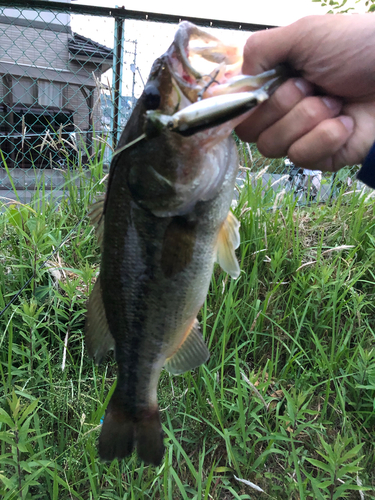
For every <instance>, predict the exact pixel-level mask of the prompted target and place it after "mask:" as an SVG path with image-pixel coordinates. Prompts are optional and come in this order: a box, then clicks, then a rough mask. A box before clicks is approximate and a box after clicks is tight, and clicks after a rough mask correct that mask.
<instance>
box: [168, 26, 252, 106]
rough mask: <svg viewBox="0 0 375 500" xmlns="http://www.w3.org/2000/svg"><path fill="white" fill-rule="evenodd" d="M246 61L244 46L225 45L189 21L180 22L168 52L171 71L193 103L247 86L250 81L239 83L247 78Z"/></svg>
mask: <svg viewBox="0 0 375 500" xmlns="http://www.w3.org/2000/svg"><path fill="white" fill-rule="evenodd" d="M242 60H243V59H242V48H240V47H238V46H236V45H229V44H225V43H223V42H222V41H221V40H219V39H217V38H216V37H214V36H213V35H211V34H209V33H206V32H205V31H203V30H201V29H199V28H198V27H197V26H195V25H194V24H191V23H190V22H188V21H184V22H182V23H181V24H180V25H179V29H178V30H177V32H176V35H175V39H174V42H173V44H172V45H171V47H170V49H169V50H168V52H167V61H168V65H169V69H170V71H171V74H172V75H173V77H174V79H175V80H176V83H177V84H178V86H179V88H180V90H181V91H182V92H183V93H184V95H185V96H186V97H187V98H188V99H189V100H190V102H196V101H197V100H201V99H205V98H208V97H212V96H214V95H219V94H221V93H224V92H225V93H229V92H231V91H232V92H238V91H239V90H241V89H243V88H244V86H246V84H245V85H241V84H240V85H238V84H235V83H237V82H238V81H239V80H241V81H242V80H243V79H244V78H243V75H241V67H242ZM239 77H240V78H239ZM222 86H224V87H225V90H224V87H222ZM230 87H232V88H230ZM252 88H253V87H252ZM223 91H224V92H223Z"/></svg>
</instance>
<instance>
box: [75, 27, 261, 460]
mask: <svg viewBox="0 0 375 500" xmlns="http://www.w3.org/2000/svg"><path fill="white" fill-rule="evenodd" d="M241 65H242V50H239V49H238V48H237V47H234V46H231V45H225V44H223V43H221V42H220V41H219V40H217V39H216V38H214V37H212V36H211V35H208V34H207V33H205V32H203V31H201V30H200V29H198V28H197V27H196V26H194V25H192V24H191V23H188V22H183V23H181V24H180V26H179V28H178V31H177V33H176V36H175V40H174V42H173V44H172V45H171V47H170V48H169V49H168V51H167V52H166V53H165V54H164V55H163V56H161V57H160V58H159V59H157V60H156V61H155V62H154V65H153V67H152V70H151V74H150V77H149V79H148V81H147V84H146V86H145V89H144V92H143V94H142V96H141V97H140V99H139V101H138V103H137V106H136V108H135V109H134V112H133V114H132V116H131V118H130V119H129V122H128V123H127V125H126V128H125V130H124V131H123V133H122V136H121V139H120V141H119V145H118V150H117V152H116V153H115V155H114V158H113V160H112V164H111V169H110V176H109V181H108V189H107V194H106V198H105V201H104V206H103V204H102V206H100V204H97V205H96V207H95V208H94V210H93V212H92V219H93V221H94V222H95V223H97V225H98V234H100V237H101V244H102V261H101V268H100V276H99V277H98V280H97V282H96V284H95V286H94V289H93V291H92V294H91V296H90V299H89V304H88V312H87V321H86V328H85V337H86V346H87V349H88V352H89V354H90V355H91V356H92V357H94V358H95V359H96V361H97V362H100V361H101V359H102V358H103V356H104V355H105V354H106V352H107V351H108V350H110V349H114V350H115V356H116V361H117V365H118V379H117V386H116V389H115V391H114V393H113V396H112V398H111V400H110V402H109V405H108V408H107V411H106V414H105V418H104V422H103V427H102V431H101V434H100V438H99V455H100V457H101V458H102V459H104V460H112V459H114V458H116V457H117V458H119V459H121V458H123V457H126V456H127V455H129V454H130V453H132V451H133V449H134V447H136V449H137V452H138V455H139V457H140V458H141V459H143V460H144V461H145V462H147V463H151V464H155V465H158V464H160V463H161V461H162V458H163V452H164V446H163V435H162V428H161V424H160V417H159V409H158V403H157V385H158V380H159V376H160V372H161V370H162V368H163V367H164V368H166V369H167V370H168V371H169V372H170V373H172V374H180V373H183V372H185V371H187V370H191V369H193V368H196V367H198V366H199V365H201V364H202V363H204V362H205V361H206V360H207V359H208V357H209V352H208V349H207V347H206V345H205V343H204V341H203V338H202V335H201V333H200V330H199V325H198V322H197V319H196V316H197V314H198V312H199V310H200V308H201V306H202V305H203V303H204V300H205V298H206V295H207V291H208V287H209V284H210V279H211V275H212V271H213V267H214V263H215V261H216V262H218V263H219V264H220V265H221V267H222V268H223V270H224V271H226V272H228V273H229V274H230V275H231V276H232V277H233V278H237V277H238V276H239V274H240V268H239V265H238V262H237V259H236V256H235V249H236V248H237V247H238V245H239V242H240V238H239V223H238V221H237V220H236V218H235V217H234V215H233V214H232V213H231V211H230V205H231V201H232V197H233V191H234V184H235V179H236V174H237V170H238V158H237V150H236V145H235V142H234V140H233V139H232V137H231V131H232V130H233V128H234V126H236V125H237V124H238V123H239V122H240V121H241V119H243V118H238V117H237V118H234V116H236V115H237V114H239V113H238V112H237V111H236V112H234V113H231V112H229V113H228V115H226V111H225V110H224V114H223V113H222V112H221V111H220V110H219V107H220V105H221V104H220V105H219V104H216V102H218V103H219V101H220V102H221V101H222V100H223V97H222V96H225V95H227V94H231V93H237V92H239V91H242V93H244V92H243V91H247V90H249V89H252V88H256V86H257V85H258V86H259V83H262V82H263V83H264V81H267V78H268V77H269V75H266V77H265V78H263V79H262V78H261V79H260V80H259V81H258V80H257V79H256V77H243V76H242V75H241V74H240V73H241ZM246 96H247V94H246V95H245V100H246V98H247V97H246ZM267 97H268V93H267V92H265V91H259V94H257V97H256V99H255V101H256V102H260V101H262V100H263V99H266V98H267ZM210 99H212V101H210ZM224 100H225V97H224ZM253 100H254V99H253ZM210 102H213V103H215V104H214V105H213V106H211V109H210V110H209V112H208V113H207V109H206V103H210ZM194 103H195V104H194ZM192 105H193V106H194V107H192ZM253 105H255V104H253ZM209 107H210V106H209ZM190 110H192V111H191V112H190ZM202 110H203V111H202ZM215 112H217V113H218V116H219V115H220V116H219V117H216V115H215ZM241 112H243V110H242V111H241ZM211 115H212V116H213V115H215V118H214V119H213V120H212V123H210V118H208V120H207V116H208V117H210V116H211ZM202 116H203V119H202ZM176 131H177V132H180V133H177V132H176ZM191 133H193V135H190V134H191ZM182 134H185V135H186V136H184V135H182ZM102 209H103V211H102Z"/></svg>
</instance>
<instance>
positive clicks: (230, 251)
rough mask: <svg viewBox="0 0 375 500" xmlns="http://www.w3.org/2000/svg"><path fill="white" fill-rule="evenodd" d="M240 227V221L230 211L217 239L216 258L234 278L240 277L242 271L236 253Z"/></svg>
mask: <svg viewBox="0 0 375 500" xmlns="http://www.w3.org/2000/svg"><path fill="white" fill-rule="evenodd" d="M239 227H240V223H239V222H238V220H237V219H236V217H235V216H234V215H233V214H232V212H229V213H228V216H227V218H226V219H225V221H224V222H223V225H222V226H221V229H220V232H219V237H218V240H217V259H216V260H217V262H218V263H219V265H220V266H221V268H222V269H223V270H224V271H225V272H227V273H228V274H230V276H232V278H234V279H236V278H238V276H239V275H240V272H241V271H240V266H239V265H238V261H237V257H236V253H235V249H236V248H238V247H239V245H240V233H239Z"/></svg>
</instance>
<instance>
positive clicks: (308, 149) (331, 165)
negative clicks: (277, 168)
mask: <svg viewBox="0 0 375 500" xmlns="http://www.w3.org/2000/svg"><path fill="white" fill-rule="evenodd" d="M353 130H354V120H353V119H352V118H351V117H350V116H339V117H337V118H330V119H328V120H324V121H322V122H320V123H319V124H318V125H317V126H316V127H315V128H314V129H313V130H310V131H309V132H308V133H307V134H306V135H304V136H303V137H301V138H300V139H298V140H297V141H296V142H294V143H293V144H292V145H291V146H290V148H289V150H288V156H289V158H290V159H291V161H292V162H293V163H296V164H297V165H298V166H300V167H302V168H309V169H310V168H311V169H314V170H316V169H317V170H323V171H331V172H334V171H336V170H338V169H339V168H341V167H343V166H345V164H346V158H344V156H342V155H340V149H342V148H343V147H344V146H345V143H346V142H347V141H348V139H349V138H350V136H351V135H352V133H353ZM317 145H319V146H318V147H317Z"/></svg>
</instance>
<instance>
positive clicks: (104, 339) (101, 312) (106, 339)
mask: <svg viewBox="0 0 375 500" xmlns="http://www.w3.org/2000/svg"><path fill="white" fill-rule="evenodd" d="M85 344H86V348H87V351H88V353H89V355H90V356H91V357H92V358H94V359H95V362H96V363H97V364H100V362H101V361H102V359H103V358H104V356H105V355H106V354H107V352H108V351H110V350H113V349H114V348H115V341H114V338H113V337H112V334H111V332H110V331H109V326H108V323H107V317H106V315H105V309H104V304H103V299H102V289H101V286H100V275H99V276H98V279H97V280H96V283H95V285H94V288H93V290H92V292H91V295H90V298H89V303H88V307H87V315H86V324H85Z"/></svg>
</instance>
